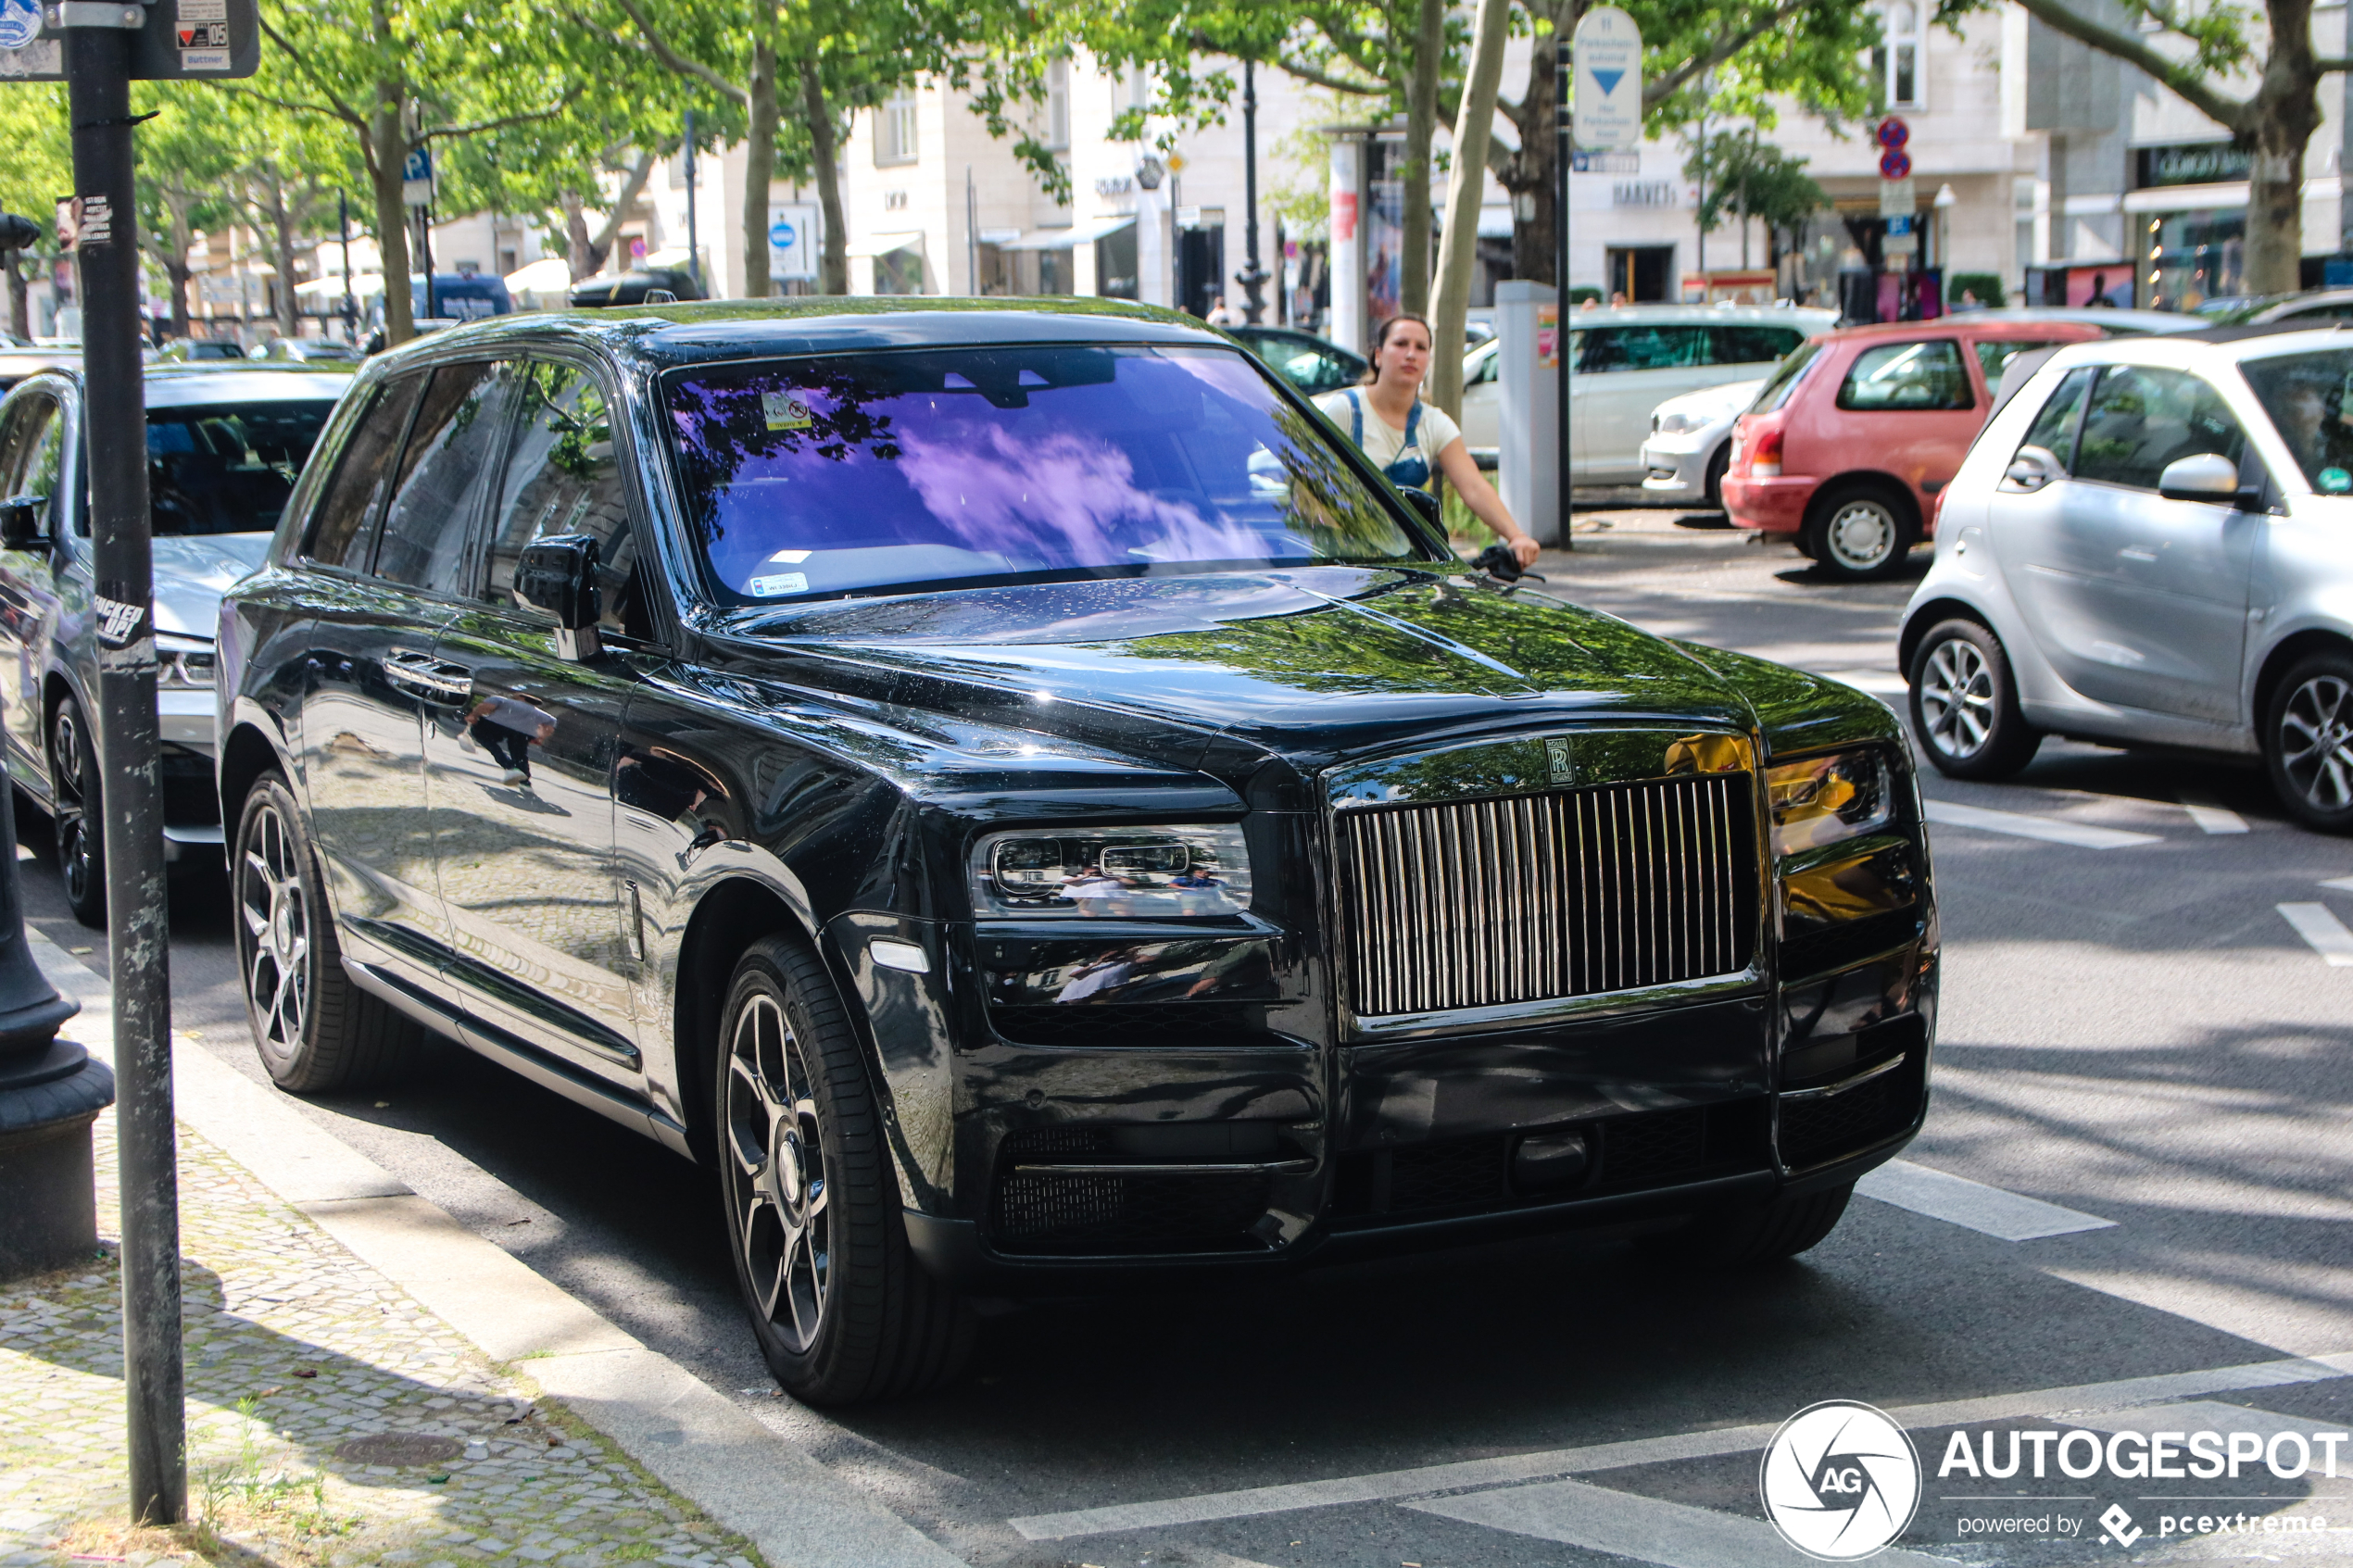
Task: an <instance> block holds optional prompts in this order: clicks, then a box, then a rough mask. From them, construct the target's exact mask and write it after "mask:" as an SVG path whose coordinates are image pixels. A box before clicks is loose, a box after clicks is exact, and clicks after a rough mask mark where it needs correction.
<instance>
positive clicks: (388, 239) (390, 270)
mask: <svg viewBox="0 0 2353 1568" xmlns="http://www.w3.org/2000/svg"><path fill="white" fill-rule="evenodd" d="M369 25H370V28H371V33H372V39H371V42H373V43H374V44H375V46H376V47H377V49H378V50H380V51H382V52H383V54H384V56H386V57H388V58H392V59H397V58H398V57H399V41H398V40H396V39H395V38H394V37H393V35H392V11H391V7H390V6H389V5H388V3H387V0H374V4H373V5H371V6H369ZM408 107H409V87H408V83H407V82H403V81H401V80H400V79H399V78H398V77H384V78H380V79H379V80H378V81H377V82H376V104H375V110H374V112H373V113H372V114H371V115H370V116H369V117H368V136H367V141H366V143H365V144H364V145H362V146H361V148H360V155H361V157H360V161H361V162H363V163H365V164H366V165H367V166H368V184H369V186H370V194H371V195H373V196H374V197H375V201H376V249H377V252H378V253H379V255H380V256H381V257H382V270H383V272H384V346H385V347H387V348H397V347H398V346H400V345H402V344H404V343H407V342H408V341H409V339H410V338H412V337H415V336H416V335H417V320H416V313H415V308H414V307H413V306H412V305H411V304H410V303H409V208H408V207H407V205H406V204H405V203H403V202H402V200H401V196H400V168H401V165H402V164H404V163H405V162H407V161H408V157H409V128H408V126H407V125H406V124H404V123H403V121H404V120H405V119H407V118H408V116H407V110H408Z"/></svg>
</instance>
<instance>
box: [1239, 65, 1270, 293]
mask: <svg viewBox="0 0 2353 1568" xmlns="http://www.w3.org/2000/svg"><path fill="white" fill-rule="evenodd" d="M1234 281H1235V282H1238V283H1239V284H1241V286H1242V299H1243V302H1244V303H1243V306H1242V309H1243V312H1244V314H1245V315H1246V316H1247V317H1248V318H1249V320H1250V324H1251V325H1252V326H1253V327H1254V326H1256V325H1258V323H1259V319H1260V318H1261V317H1263V316H1265V314H1266V297H1265V289H1266V269H1265V268H1264V267H1262V266H1260V265H1259V264H1258V68H1257V66H1256V65H1255V64H1253V63H1252V61H1249V60H1244V61H1243V62H1242V270H1241V271H1240V272H1239V274H1238V275H1237V276H1236V277H1235V279H1234Z"/></svg>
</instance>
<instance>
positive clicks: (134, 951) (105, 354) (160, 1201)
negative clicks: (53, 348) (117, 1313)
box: [56, 6, 188, 1524]
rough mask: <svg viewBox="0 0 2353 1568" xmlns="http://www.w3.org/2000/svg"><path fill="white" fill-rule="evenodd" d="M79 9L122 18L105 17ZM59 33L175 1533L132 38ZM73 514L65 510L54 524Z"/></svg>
mask: <svg viewBox="0 0 2353 1568" xmlns="http://www.w3.org/2000/svg"><path fill="white" fill-rule="evenodd" d="M66 9H67V10H68V11H71V10H72V9H73V7H66ZM83 9H84V10H85V11H98V10H102V9H103V10H104V11H106V12H108V13H111V14H112V15H113V16H115V17H120V15H121V14H122V13H121V12H120V11H117V10H116V9H115V8H114V7H112V6H107V7H98V6H90V7H85V8H83ZM64 31H65V39H64V54H65V67H66V82H67V86H68V94H69V104H70V106H71V114H72V119H73V182H74V190H75V192H76V194H75V197H74V204H73V213H74V220H73V228H74V253H75V259H76V261H77V262H78V264H79V267H80V276H81V291H82V443H83V445H82V452H83V467H84V470H85V471H86V472H87V473H88V475H89V495H90V521H91V532H92V534H93V536H94V537H93V549H92V552H91V553H92V558H93V566H94V576H95V577H96V579H97V583H96V588H97V593H96V597H95V600H94V603H93V605H92V607H91V608H92V611H93V613H94V615H95V617H96V619H97V621H98V735H99V747H98V751H99V761H100V768H101V777H102V778H103V779H104V780H105V787H104V789H103V790H102V791H101V798H102V801H103V803H104V805H105V808H106V824H105V826H106V847H107V854H106V860H107V954H108V957H109V968H110V979H111V980H112V982H113V990H114V1051H115V1073H116V1077H117V1079H118V1081H119V1090H118V1093H119V1098H118V1102H117V1110H116V1116H117V1129H118V1134H119V1137H120V1146H121V1153H120V1160H121V1197H122V1381H123V1397H124V1400H125V1403H126V1405H127V1408H128V1414H129V1417H130V1434H129V1437H130V1441H129V1448H130V1471H131V1516H132V1518H133V1519H134V1520H137V1521H140V1522H142V1523H145V1524H177V1523H179V1522H180V1521H181V1520H182V1519H183V1518H185V1517H186V1515H187V1505H188V1458H187V1442H186V1427H185V1408H184V1405H183V1402H182V1401H183V1389H182V1364H181V1355H180V1326H181V1325H180V1185H179V1176H178V1172H177V1169H176V1167H175V1164H174V1149H173V1130H172V1110H171V1107H172V1091H171V987H170V969H169V968H168V966H167V960H166V956H165V941H166V937H167V935H169V921H168V911H167V909H166V905H165V888H164V872H163V790H162V773H161V766H160V763H159V761H158V758H157V733H156V638H155V608H154V598H155V590H154V580H153V570H154V568H153V558H152V556H151V554H150V547H149V535H148V523H147V420H146V397H145V384H144V382H143V380H142V372H141V369H140V358H139V348H140V342H141V336H142V334H141V322H140V319H139V247H138V243H137V240H138V236H137V233H136V232H135V230H134V227H133V225H134V222H135V219H134V217H133V214H134V213H135V212H136V211H137V207H136V204H135V198H134V192H133V190H132V141H131V128H132V123H133V122H132V115H131V69H132V44H133V40H134V39H135V38H136V36H137V34H136V32H135V31H131V30H126V29H125V28H123V27H122V26H121V25H120V22H119V21H117V22H110V23H105V24H100V25H90V24H88V23H86V22H85V23H83V24H82V25H69V26H68V27H67V28H66V29H65V30H64ZM68 512H69V508H62V507H61V508H57V514H56V515H58V516H61V517H62V516H65V515H67V514H68Z"/></svg>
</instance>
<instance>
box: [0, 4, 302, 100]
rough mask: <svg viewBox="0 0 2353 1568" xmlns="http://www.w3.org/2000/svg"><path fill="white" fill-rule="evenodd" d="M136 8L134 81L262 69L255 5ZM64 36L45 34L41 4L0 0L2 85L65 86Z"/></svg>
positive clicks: (216, 77) (213, 78) (207, 77)
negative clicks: (60, 38)
mask: <svg viewBox="0 0 2353 1568" xmlns="http://www.w3.org/2000/svg"><path fill="white" fill-rule="evenodd" d="M125 9H126V10H127V9H130V7H125ZM138 10H139V12H140V19H139V22H138V26H137V31H133V32H132V34H131V80H132V81H133V82H185V81H191V80H201V81H209V82H221V81H227V80H229V79H232V78H235V77H246V76H251V75H253V74H254V72H256V71H257V70H259V69H261V19H260V17H259V15H258V13H257V10H256V0H150V3H148V4H146V5H144V6H139V7H138ZM59 31H60V30H59V29H57V28H50V29H48V30H47V31H44V30H43V20H42V13H41V7H40V6H39V4H38V0H0V81H6V82H63V81H64V80H65V79H66V69H65V52H64V51H63V50H62V49H60V48H59V47H58V46H57V41H58V36H59Z"/></svg>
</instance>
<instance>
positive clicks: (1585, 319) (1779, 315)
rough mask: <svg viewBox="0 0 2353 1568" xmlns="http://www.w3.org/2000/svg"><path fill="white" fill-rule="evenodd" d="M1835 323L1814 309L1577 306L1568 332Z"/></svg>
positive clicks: (1831, 313) (1834, 316)
mask: <svg viewBox="0 0 2353 1568" xmlns="http://www.w3.org/2000/svg"><path fill="white" fill-rule="evenodd" d="M1835 320H1838V312H1837V311H1835V310H1825V309H1823V308H1822V307H1819V306H1815V305H1669V304H1657V305H1597V306H1595V307H1592V309H1591V310H1588V309H1586V308H1584V307H1582V306H1580V307H1578V308H1576V309H1574V310H1572V311H1570V312H1569V313H1568V325H1569V330H1570V331H1571V332H1575V331H1577V330H1579V329H1580V328H1584V327H1610V326H1632V327H1643V326H1652V325H1660V326H1664V325H1667V324H1668V323H1686V324H1687V323H1692V322H1698V323H1703V324H1704V323H1705V322H1708V321H1735V322H1739V323H1741V324H1743V325H1746V324H1749V323H1751V322H1762V323H1764V324H1766V325H1768V326H1793V327H1796V328H1798V329H1799V330H1800V331H1801V332H1803V331H1808V330H1812V327H1813V326H1816V325H1818V326H1828V325H1829V324H1830V323H1831V322H1832V321H1835Z"/></svg>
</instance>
